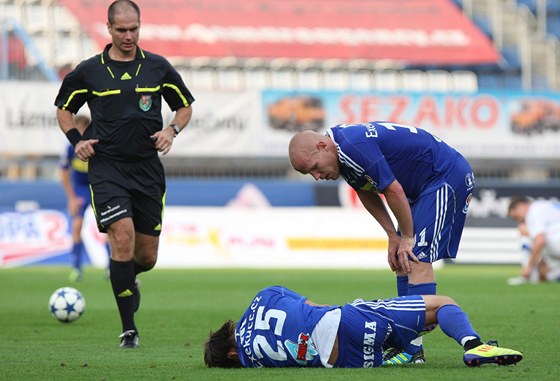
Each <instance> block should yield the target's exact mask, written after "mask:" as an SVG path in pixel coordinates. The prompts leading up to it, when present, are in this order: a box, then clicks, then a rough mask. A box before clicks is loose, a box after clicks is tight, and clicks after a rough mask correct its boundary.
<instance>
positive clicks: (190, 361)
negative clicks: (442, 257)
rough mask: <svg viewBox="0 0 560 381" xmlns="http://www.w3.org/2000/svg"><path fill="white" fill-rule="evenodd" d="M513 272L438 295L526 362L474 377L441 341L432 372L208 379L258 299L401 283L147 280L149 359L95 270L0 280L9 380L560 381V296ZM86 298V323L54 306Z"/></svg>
mask: <svg viewBox="0 0 560 381" xmlns="http://www.w3.org/2000/svg"><path fill="white" fill-rule="evenodd" d="M518 271H519V269H518V267H513V266H476V267H475V266H452V265H450V266H445V267H444V268H443V269H441V270H438V271H437V280H438V293H439V294H442V295H450V296H452V297H453V298H454V299H455V300H456V301H457V302H458V303H459V304H460V305H461V306H462V307H463V309H464V310H465V311H467V313H468V314H469V316H470V318H471V322H472V323H473V326H474V327H475V329H476V330H477V331H478V332H479V334H481V335H482V338H483V340H494V339H495V340H498V341H499V343H500V345H501V346H504V347H509V348H513V349H517V350H520V351H521V352H523V354H524V356H525V358H524V360H523V361H522V362H521V363H519V364H518V365H517V366H511V367H498V366H483V367H480V368H467V367H466V366H465V365H464V364H463V362H462V348H461V347H460V346H459V345H458V344H456V343H455V341H453V340H452V339H450V338H448V337H447V336H445V335H444V334H443V333H442V332H441V330H439V329H438V330H436V331H434V332H432V333H430V334H429V335H427V336H425V338H424V348H425V352H426V358H427V363H426V364H422V365H406V366H396V367H390V368H387V367H383V368H379V369H236V370H224V369H207V368H205V366H204V362H203V359H202V352H203V344H204V341H205V339H206V337H207V335H208V332H209V330H210V329H217V328H218V327H219V326H220V325H221V324H222V323H223V322H224V321H225V320H226V319H228V318H232V319H234V320H237V319H238V318H239V317H240V316H241V313H242V312H243V311H244V309H245V308H246V306H247V305H248V303H249V302H250V300H251V299H252V297H253V296H254V294H255V293H256V292H257V291H258V290H260V289H261V288H263V287H265V286H269V285H276V284H277V285H283V286H286V287H289V288H292V289H294V290H295V291H298V292H300V293H302V294H304V295H306V296H308V297H309V298H310V299H311V300H313V301H315V302H319V303H332V304H343V303H346V302H351V301H353V300H354V299H356V298H364V299H365V298H386V297H392V296H395V294H396V291H395V290H396V287H395V282H394V278H393V275H392V274H391V273H390V272H389V271H374V270H364V271H349V270H339V271H336V270H239V269H235V270H164V269H157V268H156V269H154V270H153V271H151V272H149V273H146V274H142V275H141V276H140V279H141V280H142V289H141V290H142V305H141V308H140V311H139V312H138V313H137V315H136V316H137V317H136V321H137V325H138V328H139V331H140V348H139V349H138V350H128V351H125V350H121V349H119V348H118V344H119V340H118V338H117V336H118V335H119V334H120V322H119V318H118V313H117V310H116V305H115V302H114V300H113V296H112V293H111V287H110V283H109V281H108V280H107V279H106V277H105V273H104V272H103V271H101V270H95V269H86V272H85V278H84V280H83V281H82V282H80V283H71V282H69V281H68V280H67V279H68V278H67V277H68V274H69V270H68V269H67V268H59V267H35V268H22V269H3V270H0V380H213V381H217V380H229V381H236V380H242V381H250V380H302V379H306V380H307V379H309V380H372V379H375V380H399V381H401V380H415V381H419V380H453V381H456V380H553V379H554V380H557V379H559V377H560V366H559V360H558V353H559V351H560V346H559V344H558V342H559V338H560V328H558V327H559V325H558V323H559V321H560V320H559V319H560V317H559V316H560V303H559V302H560V284H540V285H522V286H507V285H506V279H507V278H508V277H512V276H516V275H517V274H518ZM61 286H73V287H76V288H78V289H79V290H80V291H81V292H82V293H83V294H84V297H85V299H86V312H85V314H84V315H83V316H82V317H81V318H80V319H79V320H78V321H76V322H73V323H67V324H64V323H59V322H58V321H56V320H55V319H54V318H53V317H51V316H50V314H49V311H48V309H47V302H48V299H49V296H50V294H51V293H52V292H53V291H54V290H55V289H56V288H58V287H61Z"/></svg>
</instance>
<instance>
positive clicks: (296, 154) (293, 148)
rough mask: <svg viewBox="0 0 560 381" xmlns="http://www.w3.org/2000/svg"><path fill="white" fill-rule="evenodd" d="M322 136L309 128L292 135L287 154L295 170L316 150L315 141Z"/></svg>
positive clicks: (318, 140)
mask: <svg viewBox="0 0 560 381" xmlns="http://www.w3.org/2000/svg"><path fill="white" fill-rule="evenodd" d="M322 138H323V135H321V134H319V133H317V132H315V131H311V130H307V131H302V132H299V133H297V134H295V135H294V136H293V137H292V139H291V140H290V145H289V147H288V156H289V158H290V163H291V164H292V167H294V169H295V170H296V171H299V170H301V168H302V166H303V165H304V164H305V162H306V161H307V160H309V157H310V156H311V155H313V153H314V152H316V151H317V143H318V142H320V141H321V139H322Z"/></svg>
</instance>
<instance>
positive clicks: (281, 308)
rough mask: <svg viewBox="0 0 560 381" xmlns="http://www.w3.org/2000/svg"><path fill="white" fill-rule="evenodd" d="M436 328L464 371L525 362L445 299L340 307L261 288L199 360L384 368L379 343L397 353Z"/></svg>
mask: <svg viewBox="0 0 560 381" xmlns="http://www.w3.org/2000/svg"><path fill="white" fill-rule="evenodd" d="M437 323H439V325H440V327H441V329H442V330H443V332H444V333H445V334H446V335H447V336H449V337H451V338H453V339H455V341H457V343H459V344H460V345H461V346H462V347H463V348H464V350H465V353H464V355H463V361H464V363H465V364H466V365H467V366H469V367H473V366H479V365H482V364H490V363H494V364H498V365H511V364H516V363H518V362H519V361H521V360H522V359H523V355H522V354H521V353H520V352H518V351H514V350H511V349H507V348H499V347H497V346H490V345H487V344H484V343H483V342H482V341H481V340H480V336H479V335H478V333H476V332H475V330H474V329H473V327H472V326H471V323H470V322H469V318H468V317H467V315H466V314H465V313H464V312H463V310H462V309H461V308H460V307H459V306H458V305H457V304H456V303H455V301H453V300H452V299H451V298H450V297H448V296H436V295H424V296H418V295H415V296H404V297H399V298H394V299H385V300H381V299H379V300H367V301H364V300H362V299H357V300H355V301H354V302H353V303H349V304H346V305H344V306H342V307H340V306H329V305H324V304H323V305H319V304H316V303H313V302H311V301H309V300H307V298H305V297H304V296H301V295H299V294H297V293H295V292H293V291H291V290H288V289H287V288H284V287H279V286H275V287H268V288H265V289H264V290H261V291H260V292H259V293H258V294H257V295H256V296H255V298H254V299H253V300H252V302H251V304H250V305H249V308H247V310H246V311H245V313H244V314H243V316H242V317H241V319H240V320H239V322H238V323H235V322H233V321H231V320H228V321H227V322H226V323H225V324H224V325H223V326H222V327H221V328H220V329H219V330H218V331H216V332H210V337H209V339H208V341H207V342H206V346H205V350H204V361H205V363H206V365H207V366H208V367H220V368H238V367H242V366H243V367H253V368H262V367H269V368H276V367H278V368H281V367H326V368H332V367H337V368H374V367H379V366H381V365H382V364H384V363H383V359H382V357H383V354H382V350H383V347H384V346H385V345H390V346H393V347H396V348H402V347H404V346H405V345H407V344H408V343H409V342H410V340H411V339H413V338H414V337H415V336H417V335H418V333H419V332H421V331H422V329H423V327H424V326H425V325H433V324H437Z"/></svg>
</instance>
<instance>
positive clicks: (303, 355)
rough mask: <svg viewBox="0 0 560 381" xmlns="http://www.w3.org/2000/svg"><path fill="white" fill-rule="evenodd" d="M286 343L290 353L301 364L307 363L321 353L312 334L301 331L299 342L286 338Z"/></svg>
mask: <svg viewBox="0 0 560 381" xmlns="http://www.w3.org/2000/svg"><path fill="white" fill-rule="evenodd" d="M284 345H285V346H286V349H287V350H288V353H289V354H290V355H291V356H292V357H293V358H294V360H296V361H297V362H298V363H299V364H301V365H305V364H307V361H311V360H313V359H314V358H315V356H317V355H318V354H319V352H318V351H317V349H316V347H315V343H313V340H312V339H311V336H310V335H309V334H307V333H300V334H299V336H298V342H297V343H294V342H293V341H291V340H286V341H284Z"/></svg>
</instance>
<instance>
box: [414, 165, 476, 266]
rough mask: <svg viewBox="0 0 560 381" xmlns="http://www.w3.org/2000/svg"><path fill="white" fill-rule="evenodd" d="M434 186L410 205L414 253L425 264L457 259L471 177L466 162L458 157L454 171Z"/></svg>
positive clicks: (472, 180) (470, 190)
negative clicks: (414, 237) (445, 259)
mask: <svg viewBox="0 0 560 381" xmlns="http://www.w3.org/2000/svg"><path fill="white" fill-rule="evenodd" d="M434 183H435V184H436V185H435V186H431V187H430V186H428V187H427V188H428V190H427V191H425V192H423V193H422V195H420V197H418V199H417V200H416V201H415V202H413V203H412V204H411V206H410V207H411V212H412V220H413V222H414V234H415V236H416V245H415V246H414V249H413V252H414V254H415V255H416V257H417V258H418V259H419V260H420V261H422V262H427V263H431V262H435V261H437V260H440V259H443V258H455V257H456V256H457V251H458V249H459V242H460V241H461V235H462V234H463V228H464V227H465V219H466V217H467V211H468V208H469V203H470V201H471V198H472V192H473V189H474V175H473V172H472V169H471V167H470V165H469V163H468V162H467V160H465V159H464V158H463V157H462V156H459V157H458V158H457V159H456V162H455V165H454V167H453V169H452V170H451V171H449V172H448V173H447V174H446V175H445V176H444V177H442V178H441V179H438V181H435V182H434ZM434 217H435V218H434Z"/></svg>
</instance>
